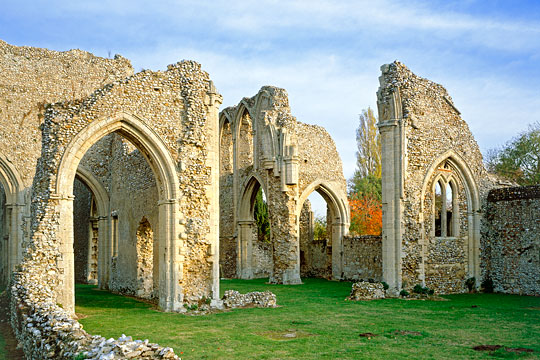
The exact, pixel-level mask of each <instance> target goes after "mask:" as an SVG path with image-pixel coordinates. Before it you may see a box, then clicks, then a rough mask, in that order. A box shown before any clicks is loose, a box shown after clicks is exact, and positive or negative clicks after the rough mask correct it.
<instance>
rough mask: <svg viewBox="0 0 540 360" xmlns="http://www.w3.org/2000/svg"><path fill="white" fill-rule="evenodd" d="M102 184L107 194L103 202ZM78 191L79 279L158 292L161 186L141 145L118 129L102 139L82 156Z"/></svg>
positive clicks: (132, 291) (151, 295)
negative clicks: (159, 188) (159, 193)
mask: <svg viewBox="0 0 540 360" xmlns="http://www.w3.org/2000/svg"><path fill="white" fill-rule="evenodd" d="M99 187H101V188H102V189H101V190H96V191H100V192H101V193H103V192H105V193H106V194H105V195H102V196H101V197H102V198H105V199H100V200H101V202H102V203H101V204H100V205H99V206H98V204H97V201H96V195H95V193H94V192H95V191H93V190H92V188H94V189H97V188H99ZM73 194H74V204H73V212H74V217H73V232H74V237H73V238H74V259H75V281H76V282H82V283H91V284H93V283H97V282H98V279H99V285H100V287H101V288H104V289H109V290H111V291H114V292H117V293H120V294H126V295H133V296H137V297H141V298H145V299H156V298H159V257H158V254H159V241H158V239H159V228H156V227H157V226H156V225H157V224H159V217H160V216H159V208H158V202H159V196H158V186H157V181H156V179H155V175H154V172H153V171H152V168H151V167H150V164H149V163H148V161H147V159H145V156H143V154H142V152H141V150H140V149H139V147H137V146H136V145H135V144H133V143H132V142H131V141H130V140H128V139H127V138H126V137H124V136H122V135H121V134H120V133H118V132H113V133H111V134H108V135H106V136H104V137H103V138H101V139H100V140H98V141H97V142H96V143H95V144H94V145H92V146H91V147H90V148H89V149H88V151H87V152H86V154H85V155H84V156H83V158H82V160H81V164H80V165H79V167H78V170H77V176H76V177H75V180H74V184H73ZM98 208H99V209H98ZM151 224H154V226H152V225H151ZM102 227H103V229H100V228H102ZM100 235H101V236H100Z"/></svg>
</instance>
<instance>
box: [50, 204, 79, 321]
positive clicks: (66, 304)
mask: <svg viewBox="0 0 540 360" xmlns="http://www.w3.org/2000/svg"><path fill="white" fill-rule="evenodd" d="M74 198H75V197H74V196H73V195H69V196H64V195H51V200H52V201H54V200H57V201H58V208H57V211H58V213H59V214H60V216H59V224H60V226H59V229H58V234H57V235H56V238H57V239H58V240H59V246H58V247H59V250H60V254H59V257H58V261H57V266H58V271H59V276H58V280H59V284H58V288H57V289H56V292H57V300H56V301H57V303H58V304H60V305H61V306H62V308H63V309H64V310H66V311H67V312H68V313H70V314H74V313H75V257H74V254H73V200H74Z"/></svg>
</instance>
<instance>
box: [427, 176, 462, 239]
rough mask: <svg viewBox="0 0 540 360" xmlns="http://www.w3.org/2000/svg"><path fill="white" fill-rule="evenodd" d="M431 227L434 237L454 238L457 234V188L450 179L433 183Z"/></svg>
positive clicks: (442, 179)
mask: <svg viewBox="0 0 540 360" xmlns="http://www.w3.org/2000/svg"><path fill="white" fill-rule="evenodd" d="M433 196H434V214H433V218H434V219H433V227H434V235H435V236H436V237H454V236H458V234H457V233H456V232H457V225H456V224H457V214H456V211H457V210H458V203H457V187H456V183H455V181H454V180H453V178H452V177H450V179H448V180H446V179H445V178H444V177H443V178H441V179H439V180H438V181H437V182H436V183H435V188H434V194H433Z"/></svg>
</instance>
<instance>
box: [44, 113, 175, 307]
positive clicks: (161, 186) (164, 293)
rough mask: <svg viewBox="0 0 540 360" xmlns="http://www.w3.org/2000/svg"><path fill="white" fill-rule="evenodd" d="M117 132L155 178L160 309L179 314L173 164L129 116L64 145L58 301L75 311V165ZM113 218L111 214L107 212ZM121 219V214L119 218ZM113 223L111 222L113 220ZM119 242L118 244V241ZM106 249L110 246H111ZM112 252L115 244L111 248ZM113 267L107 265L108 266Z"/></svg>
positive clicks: (59, 187) (91, 129) (154, 138)
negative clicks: (102, 140)
mask: <svg viewBox="0 0 540 360" xmlns="http://www.w3.org/2000/svg"><path fill="white" fill-rule="evenodd" d="M111 133H117V134H119V135H121V136H122V137H123V138H125V139H127V140H129V141H130V142H131V143H132V144H133V145H134V146H135V147H136V148H137V149H138V150H139V151H140V153H141V154H142V155H143V156H144V158H145V159H146V161H147V162H148V165H149V167H150V168H151V169H152V172H153V174H154V176H155V179H156V183H157V188H158V202H157V205H158V209H159V210H158V212H159V230H160V231H159V237H158V243H159V269H160V271H159V274H160V279H159V305H160V307H161V308H162V309H163V310H166V311H175V310H179V309H180V307H181V304H182V302H183V299H182V296H181V294H182V292H181V288H180V284H179V281H178V276H179V271H178V270H179V268H180V266H179V265H180V258H179V251H178V241H179V238H180V236H179V235H180V234H179V228H178V227H179V226H178V224H179V219H178V204H177V191H178V188H179V182H178V178H177V174H176V166H175V164H174V161H173V160H172V158H171V155H170V154H169V152H168V150H167V147H166V146H165V144H164V142H163V141H162V140H161V139H160V138H159V136H158V135H157V134H156V133H155V132H154V131H152V130H151V129H150V128H149V127H148V126H147V125H146V124H145V122H143V121H141V120H140V119H138V118H136V117H134V116H131V115H128V114H121V115H119V116H117V117H114V118H108V119H104V120H99V121H94V122H92V123H90V124H89V125H88V126H87V127H86V128H84V129H83V130H82V131H81V132H79V133H78V134H77V135H76V136H75V137H74V138H73V139H72V141H71V142H70V144H69V145H68V146H67V148H66V150H65V152H64V155H63V157H62V159H61V162H60V164H59V167H58V172H57V174H56V186H55V190H56V194H55V196H54V198H56V199H57V200H58V203H59V209H60V216H59V223H60V226H59V233H58V234H57V238H58V239H62V240H63V241H62V243H61V244H60V252H61V254H62V260H61V261H60V262H59V267H60V268H62V269H63V279H62V280H63V282H64V286H63V287H62V288H61V289H59V293H58V301H59V302H60V304H62V305H63V307H64V309H66V310H67V311H71V312H73V310H74V264H73V261H74V258H73V183H74V179H75V175H76V172H77V168H78V165H79V162H80V161H81V159H82V158H83V156H84V154H85V153H86V152H87V151H88V150H89V149H90V147H91V146H92V145H93V144H95V143H96V142H97V141H98V140H100V139H101V138H103V137H104V136H106V135H108V134H111ZM111 216H112V217H113V218H114V214H111ZM118 216H119V217H120V215H118ZM113 222H114V220H113ZM114 231H115V230H114V224H113V226H111V235H112V236H111V237H112V238H113V241H112V243H113V244H114V236H115V233H114ZM116 244H117V243H116ZM109 248H110V247H109ZM110 250H111V252H113V256H112V257H111V259H112V258H114V251H115V248H114V246H113V248H112V249H110ZM112 266H113V264H111V268H112Z"/></svg>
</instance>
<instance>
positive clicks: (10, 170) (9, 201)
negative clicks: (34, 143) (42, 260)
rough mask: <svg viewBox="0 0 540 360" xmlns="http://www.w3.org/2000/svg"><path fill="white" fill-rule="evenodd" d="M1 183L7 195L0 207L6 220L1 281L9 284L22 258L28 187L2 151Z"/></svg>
mask: <svg viewBox="0 0 540 360" xmlns="http://www.w3.org/2000/svg"><path fill="white" fill-rule="evenodd" d="M0 184H1V185H2V188H3V192H4V195H5V199H4V200H5V203H4V204H3V208H2V209H0V211H1V213H2V217H0V219H1V220H0V221H2V220H3V221H4V223H3V224H1V226H2V231H1V232H0V241H1V242H2V246H1V249H2V250H1V256H2V258H1V262H0V266H1V267H2V269H1V270H2V271H1V273H2V275H3V278H2V279H0V281H1V282H2V283H3V285H7V283H8V282H9V279H10V274H11V273H12V272H13V271H14V270H15V267H16V266H17V264H19V263H20V262H21V260H22V242H23V238H24V232H23V231H21V226H22V224H23V217H24V216H27V214H28V206H27V199H26V196H27V195H26V194H27V192H28V191H27V189H25V188H24V183H23V182H22V179H21V177H20V175H19V172H18V171H17V169H16V168H15V166H14V164H12V163H11V162H10V161H9V159H8V158H7V157H5V156H4V155H3V154H1V153H0Z"/></svg>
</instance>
